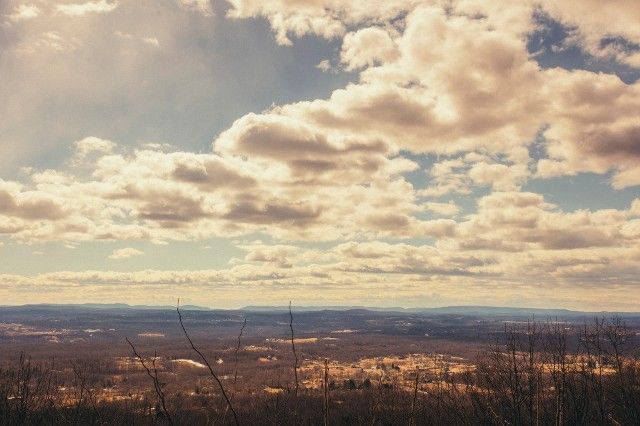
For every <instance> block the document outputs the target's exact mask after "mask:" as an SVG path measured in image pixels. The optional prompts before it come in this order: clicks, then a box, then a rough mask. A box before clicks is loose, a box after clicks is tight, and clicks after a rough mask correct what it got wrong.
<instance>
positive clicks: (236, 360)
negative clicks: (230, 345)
mask: <svg viewBox="0 0 640 426" xmlns="http://www.w3.org/2000/svg"><path fill="white" fill-rule="evenodd" d="M246 326H247V318H245V319H244V322H243V323H242V327H241V328H240V333H239V334H238V345H237V346H236V356H235V362H234V365H233V386H234V391H235V386H236V383H237V382H238V353H239V352H240V339H241V338H242V332H243V331H244V328H245V327H246Z"/></svg>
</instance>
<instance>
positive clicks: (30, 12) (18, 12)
mask: <svg viewBox="0 0 640 426" xmlns="http://www.w3.org/2000/svg"><path fill="white" fill-rule="evenodd" d="M40 12H41V10H40V8H39V7H38V6H36V5H34V4H20V5H18V6H16V7H15V9H14V10H13V13H11V14H9V15H7V18H9V20H10V21H12V22H20V21H26V20H29V19H33V18H36V17H38V15H40Z"/></svg>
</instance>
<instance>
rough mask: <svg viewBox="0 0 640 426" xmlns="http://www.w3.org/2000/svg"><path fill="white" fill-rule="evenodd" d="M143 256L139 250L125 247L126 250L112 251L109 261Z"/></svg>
mask: <svg viewBox="0 0 640 426" xmlns="http://www.w3.org/2000/svg"><path fill="white" fill-rule="evenodd" d="M143 254H144V252H143V251H141V250H137V249H134V248H131V247H127V248H122V249H117V250H114V251H113V253H111V254H110V255H109V259H112V260H120V259H129V258H131V257H135V256H141V255H143Z"/></svg>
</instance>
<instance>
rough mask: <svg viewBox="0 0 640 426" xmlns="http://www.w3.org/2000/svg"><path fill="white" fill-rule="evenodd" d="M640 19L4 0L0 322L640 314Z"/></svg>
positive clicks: (440, 8)
mask: <svg viewBox="0 0 640 426" xmlns="http://www.w3.org/2000/svg"><path fill="white" fill-rule="evenodd" d="M638 22H640V2H628V1H623V0H616V1H611V2H610V4H609V5H608V6H607V7H605V8H603V7H602V4H601V2H598V1H596V0H564V1H561V0H519V1H516V0H509V1H506V2H499V4H498V3H496V2H485V1H478V0H386V1H378V0H349V1H347V0H295V1H294V0H274V1H256V0H229V1H224V0H214V1H208V0H162V1H160V0H117V1H115V0H88V1H85V0H6V1H3V2H0V53H1V54H0V99H2V102H0V117H2V118H0V301H1V303H0V304H3V305H4V304H7V305H17V304H29V303H60V304H66V303H128V304H132V305H133V304H142V305H173V304H175V301H176V299H177V298H180V300H181V303H184V304H191V305H201V306H210V307H212V306H215V307H220V308H231V307H240V306H247V305H275V306H282V305H285V304H287V303H288V301H289V300H291V301H293V304H294V305H299V306H303V305H304V306H306V305H325V306H327V305H333V306H338V305H357V306H374V307H395V306H402V307H437V306H458V305H485V306H513V307H528V308H533V307H535V308H547V307H548V308H566V309H572V310H580V311H638V308H637V306H639V305H640V291H638V288H639V286H640V82H639V81H638V80H639V79H640V26H639V25H638Z"/></svg>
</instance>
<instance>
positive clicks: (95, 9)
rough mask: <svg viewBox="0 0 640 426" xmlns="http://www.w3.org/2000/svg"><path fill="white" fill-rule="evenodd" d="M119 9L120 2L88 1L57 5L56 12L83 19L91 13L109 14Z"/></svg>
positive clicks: (105, 0)
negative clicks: (82, 17)
mask: <svg viewBox="0 0 640 426" xmlns="http://www.w3.org/2000/svg"><path fill="white" fill-rule="evenodd" d="M116 7H118V2H115V1H114V2H109V1H107V0H96V1H88V2H85V3H69V4H58V5H56V11H57V12H58V13H61V14H63V15H67V16H74V17H81V16H85V15H87V14H91V13H108V12H111V11H113V10H114V9H115V8H116Z"/></svg>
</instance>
